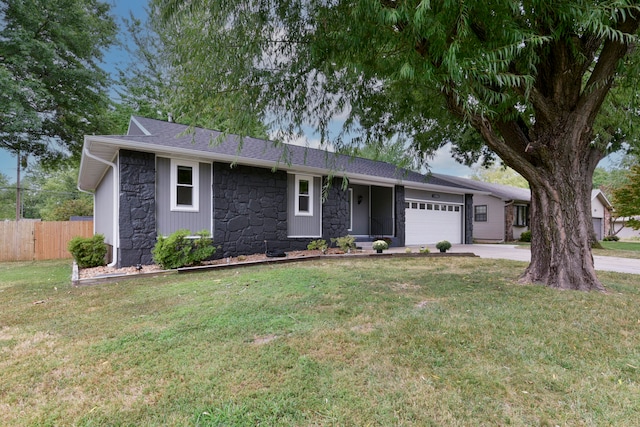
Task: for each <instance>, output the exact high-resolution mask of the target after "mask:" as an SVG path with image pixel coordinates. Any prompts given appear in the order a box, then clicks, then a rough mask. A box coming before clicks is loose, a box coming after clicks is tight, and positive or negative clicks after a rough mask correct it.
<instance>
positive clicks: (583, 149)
mask: <svg viewBox="0 0 640 427" xmlns="http://www.w3.org/2000/svg"><path fill="white" fill-rule="evenodd" d="M478 123H479V124H480V125H479V126H478V129H479V130H480V131H481V132H482V134H483V136H484V137H485V139H486V140H487V141H489V145H490V146H491V148H492V149H494V151H496V152H497V153H498V154H499V155H500V157H502V159H503V161H504V162H505V163H506V164H507V165H509V166H510V167H512V168H513V169H515V170H516V171H518V172H519V173H520V174H521V175H522V176H524V177H525V178H526V179H527V181H528V182H529V185H530V188H531V263H530V264H529V266H528V267H527V269H526V270H525V272H524V273H523V275H522V276H521V277H520V282H522V283H541V284H544V285H547V286H550V287H553V288H558V289H573V290H583V291H601V292H604V291H605V288H604V286H603V285H602V283H601V282H600V280H599V279H598V277H597V276H596V272H595V268H594V265H593V256H592V254H591V245H592V243H593V238H594V230H593V221H592V217H591V183H592V178H593V171H594V170H595V168H596V165H597V164H598V161H599V160H600V159H601V158H602V152H600V151H599V150H598V149H596V148H594V147H591V146H590V143H589V136H590V133H589V132H590V128H589V127H588V126H584V125H583V124H582V123H581V121H580V120H579V115H578V114H571V113H570V114H567V115H566V116H565V118H564V119H561V120H558V121H557V122H555V123H553V124H551V125H549V126H548V127H545V128H543V127H542V126H539V127H538V131H539V134H540V135H541V136H540V137H539V138H538V139H536V140H531V139H527V140H526V141H525V142H524V143H520V144H518V141H519V140H520V141H522V139H520V138H519V133H520V134H521V132H520V127H519V125H518V124H517V123H514V122H506V123H505V122H501V123H498V126H497V128H498V129H499V132H500V135H497V134H496V133H494V132H493V130H494V128H492V127H491V126H486V125H484V123H483V122H478ZM478 123H476V124H478ZM539 125H540V124H539ZM505 140H507V141H510V144H507V143H505V142H504V141H505ZM514 141H515V142H514Z"/></svg>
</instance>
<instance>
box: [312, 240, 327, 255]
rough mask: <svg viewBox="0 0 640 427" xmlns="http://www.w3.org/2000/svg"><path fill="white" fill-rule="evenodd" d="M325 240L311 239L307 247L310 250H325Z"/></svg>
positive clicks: (323, 251)
mask: <svg viewBox="0 0 640 427" xmlns="http://www.w3.org/2000/svg"><path fill="white" fill-rule="evenodd" d="M327 248H328V246H327V241H326V240H324V239H318V240H313V241H311V242H310V243H309V244H308V245H307V249H309V250H310V251H315V250H319V251H321V252H322V253H325V252H327Z"/></svg>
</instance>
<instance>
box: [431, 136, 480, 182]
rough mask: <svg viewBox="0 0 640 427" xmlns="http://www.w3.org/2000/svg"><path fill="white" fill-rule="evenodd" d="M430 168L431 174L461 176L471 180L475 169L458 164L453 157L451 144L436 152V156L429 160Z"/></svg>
mask: <svg viewBox="0 0 640 427" xmlns="http://www.w3.org/2000/svg"><path fill="white" fill-rule="evenodd" d="M429 168H430V169H431V172H434V173H440V174H444V175H453V176H460V177H464V178H469V177H470V176H471V174H473V169H472V168H470V167H469V166H465V165H463V164H460V163H458V162H457V161H456V160H455V159H454V158H453V156H452V155H451V144H450V143H449V144H447V145H445V146H444V147H442V148H440V149H439V150H438V151H436V155H435V156H434V157H433V158H432V159H429Z"/></svg>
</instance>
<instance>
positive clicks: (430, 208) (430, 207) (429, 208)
mask: <svg viewBox="0 0 640 427" xmlns="http://www.w3.org/2000/svg"><path fill="white" fill-rule="evenodd" d="M427 210H428V211H432V210H433V205H432V204H431V203H427Z"/></svg>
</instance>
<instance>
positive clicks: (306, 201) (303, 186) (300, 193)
mask: <svg viewBox="0 0 640 427" xmlns="http://www.w3.org/2000/svg"><path fill="white" fill-rule="evenodd" d="M295 202H296V215H300V216H312V215H313V177H310V176H303V175H296V201H295Z"/></svg>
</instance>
